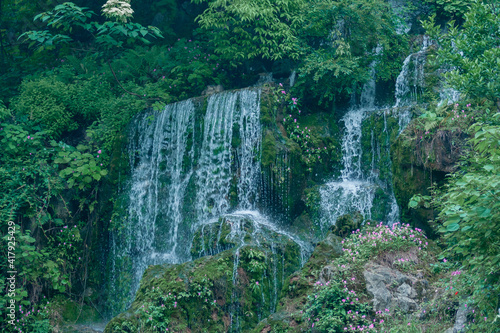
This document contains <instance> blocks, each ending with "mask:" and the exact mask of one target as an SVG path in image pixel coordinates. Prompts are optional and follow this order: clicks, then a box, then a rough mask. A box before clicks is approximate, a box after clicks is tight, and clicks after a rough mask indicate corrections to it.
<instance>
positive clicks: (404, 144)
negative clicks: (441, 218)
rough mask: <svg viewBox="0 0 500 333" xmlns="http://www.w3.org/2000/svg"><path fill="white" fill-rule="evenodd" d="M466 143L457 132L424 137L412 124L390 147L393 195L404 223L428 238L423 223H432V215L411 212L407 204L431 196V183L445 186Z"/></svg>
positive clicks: (420, 210)
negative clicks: (413, 226)
mask: <svg viewBox="0 0 500 333" xmlns="http://www.w3.org/2000/svg"><path fill="white" fill-rule="evenodd" d="M466 139H467V137H466V135H465V133H464V132H462V131H461V130H460V129H456V130H454V131H452V130H444V129H441V130H437V131H436V132H435V133H433V134H432V135H430V134H428V135H426V134H424V132H423V130H422V129H420V128H419V127H418V126H417V125H416V122H415V121H413V122H412V123H410V125H409V126H408V127H407V128H406V129H405V130H404V131H403V133H401V135H400V136H399V137H398V138H397V140H395V141H394V143H393V144H392V145H391V160H392V175H393V177H392V179H393V187H394V194H395V196H396V200H397V202H398V206H399V207H400V209H401V215H402V218H403V221H405V222H411V223H412V224H413V225H415V226H417V227H419V228H421V229H423V230H425V231H426V233H427V234H428V235H430V236H432V229H431V228H430V227H429V226H428V225H427V223H426V222H425V221H427V220H429V219H433V218H434V217H435V216H434V213H435V212H434V211H433V209H432V208H431V207H429V208H425V207H419V208H418V209H414V210H411V211H410V210H409V209H408V202H409V201H410V198H411V197H412V196H413V195H414V194H417V193H420V194H422V195H430V190H429V187H430V186H431V185H432V184H433V183H436V184H437V185H441V184H443V183H444V181H445V176H446V174H447V173H450V172H453V171H455V169H456V165H457V162H458V161H459V159H460V156H461V154H462V152H463V149H464V145H465V142H466Z"/></svg>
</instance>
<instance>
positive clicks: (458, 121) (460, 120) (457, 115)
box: [451, 104, 474, 129]
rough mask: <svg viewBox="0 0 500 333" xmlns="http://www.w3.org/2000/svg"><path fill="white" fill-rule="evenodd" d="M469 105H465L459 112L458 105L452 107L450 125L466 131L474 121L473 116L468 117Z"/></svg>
mask: <svg viewBox="0 0 500 333" xmlns="http://www.w3.org/2000/svg"><path fill="white" fill-rule="evenodd" d="M470 107H471V104H467V105H466V106H465V109H462V110H460V109H459V104H455V105H454V106H453V114H452V115H451V124H452V125H454V126H458V127H461V128H462V129H466V128H467V127H469V125H470V124H471V123H472V121H473V120H474V116H472V115H470V113H471V110H470Z"/></svg>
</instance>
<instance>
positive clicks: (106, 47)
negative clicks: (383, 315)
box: [0, 0, 500, 332]
mask: <svg viewBox="0 0 500 333" xmlns="http://www.w3.org/2000/svg"><path fill="white" fill-rule="evenodd" d="M103 5H104V1H95V0H92V1H80V0H78V1H74V2H64V3H63V2H61V1H57V0H51V1H28V0H4V1H2V2H0V142H1V144H2V149H1V150H0V184H1V189H0V226H1V236H2V238H1V241H0V243H1V249H0V254H1V258H0V266H1V269H2V273H1V275H0V287H1V289H2V293H1V294H0V303H1V304H2V306H1V309H0V315H1V316H2V318H8V317H7V314H8V313H9V310H8V309H7V306H8V305H9V300H10V299H15V301H16V312H17V313H18V315H17V316H16V317H17V318H20V317H21V316H22V318H24V319H23V323H22V326H19V325H20V324H19V323H16V325H18V326H17V327H18V328H19V327H21V329H22V331H23V332H48V331H51V329H52V328H53V327H56V326H57V325H59V324H60V323H61V318H62V317H61V316H62V313H63V312H64V311H67V312H71V315H70V317H71V318H73V319H74V320H75V321H76V320H77V319H78V318H79V317H80V316H87V317H91V316H95V317H96V318H98V317H99V316H98V314H97V313H99V311H100V310H102V309H103V308H104V307H105V305H104V304H102V302H103V301H104V299H103V298H102V295H101V291H100V286H101V284H102V283H103V281H104V273H103V272H104V270H103V269H102V265H103V263H104V262H105V258H106V249H107V248H108V245H109V244H108V241H109V238H108V232H109V230H111V229H112V228H117V226H116V225H111V223H110V221H111V219H112V214H113V206H114V204H115V202H116V200H117V191H118V188H119V186H120V182H121V181H123V179H122V178H121V176H120V175H121V174H122V173H123V172H124V170H125V169H126V163H127V162H126V161H127V158H126V157H125V156H124V154H125V153H124V151H123V149H122V148H121V145H122V142H123V139H124V135H126V133H125V130H126V127H127V125H128V124H129V122H130V120H131V119H132V117H133V116H134V115H136V114H137V113H138V112H140V111H141V110H143V109H145V108H149V107H153V108H156V109H160V108H162V107H163V106H164V105H165V104H168V103H172V102H176V101H180V100H184V99H187V98H190V97H195V96H200V95H201V94H202V92H203V91H204V89H205V88H206V87H207V86H210V85H223V86H224V88H225V89H237V88H242V87H246V86H250V85H253V84H255V83H256V82H257V81H258V79H259V77H260V75H259V74H262V73H270V72H272V73H273V74H274V77H275V78H277V79H279V80H280V81H282V82H285V81H286V80H287V78H288V76H289V75H290V73H291V72H293V71H295V72H296V73H297V75H298V77H297V80H296V83H295V85H293V87H290V86H289V85H287V87H286V91H285V90H284V89H285V88H281V87H280V88H278V87H276V89H274V88H273V89H274V90H275V95H274V96H276V97H278V96H279V97H278V98H277V103H276V105H274V109H273V110H274V111H272V112H273V113H272V115H273V116H274V117H273V116H269V118H268V119H267V121H268V123H269V124H273V126H274V122H275V120H276V119H275V118H276V115H277V114H281V115H283V114H284V115H285V116H286V115H288V116H290V117H292V116H293V117H292V119H293V118H299V116H301V117H304V116H306V115H315V114H318V115H319V114H320V113H327V114H329V115H330V116H331V117H332V119H338V118H340V116H341V112H342V110H343V109H345V107H346V105H347V104H348V103H349V100H350V99H351V96H352V95H353V94H358V95H359V94H360V92H361V89H362V86H363V84H364V83H365V82H367V81H368V80H369V78H370V75H371V67H370V64H372V63H373V64H376V65H375V69H376V79H377V83H378V84H379V85H381V86H384V87H394V85H395V82H396V79H397V76H398V74H399V72H400V70H401V65H402V62H403V60H404V59H405V57H406V56H407V55H408V53H409V51H410V50H411V49H413V48H415V35H417V34H423V33H426V34H427V35H428V36H429V37H430V38H431V39H432V40H433V41H434V42H433V44H432V46H431V53H432V54H433V57H432V59H430V60H429V64H428V66H429V67H432V66H434V68H440V69H442V70H441V71H443V72H444V71H445V73H444V74H443V75H442V78H443V80H444V81H445V83H446V85H447V86H448V87H451V88H454V89H456V90H458V91H459V92H460V93H461V99H460V101H459V102H458V103H457V104H454V105H449V106H446V105H441V104H439V103H438V102H439V101H438V97H437V95H438V94H436V93H435V92H434V93H429V94H425V95H424V98H423V100H422V101H421V102H422V104H421V109H422V110H420V111H419V112H420V116H419V117H418V118H417V119H416V120H415V121H414V122H413V123H412V125H411V126H410V129H412V130H413V132H410V131H407V132H408V133H409V134H405V135H402V136H401V139H404V140H406V141H407V143H408V144H413V143H415V142H421V143H422V142H423V143H425V140H428V141H431V140H432V139H433V135H434V134H436V133H438V132H439V131H451V132H455V133H456V132H460V133H462V132H463V133H465V139H463V141H464V142H463V144H464V148H463V151H462V156H461V159H460V161H459V162H457V165H456V168H455V171H454V172H452V173H449V174H448V175H447V177H446V179H445V180H444V181H443V182H442V183H441V184H439V186H438V185H435V186H433V188H432V190H431V191H427V189H426V190H425V191H422V192H421V193H413V194H414V196H413V197H412V198H411V200H409V202H407V204H408V205H409V206H408V207H405V209H407V210H408V211H416V210H417V209H420V208H423V207H425V208H429V207H432V208H433V214H432V215H431V216H430V222H429V223H428V221H427V220H425V221H421V223H423V224H426V226H428V227H429V230H430V231H431V232H432V234H433V237H434V236H435V238H436V242H437V243H438V245H439V251H437V250H435V252H436V253H437V252H440V253H441V254H440V259H441V263H440V264H436V261H435V260H434V261H432V260H428V261H425V260H424V261H425V262H426V263H427V264H430V263H432V264H433V265H435V266H433V267H434V268H433V269H435V270H436V271H439V273H442V274H445V273H446V272H450V273H451V272H454V271H457V270H460V271H461V272H462V273H461V274H460V276H459V277H457V278H456V279H455V280H456V281H455V280H454V283H455V284H456V287H455V288H456V289H457V290H459V292H460V294H461V295H464V299H465V300H466V302H467V303H468V304H470V306H471V307H474V308H475V309H476V311H477V312H478V313H480V314H481V318H482V319H481V320H478V321H475V322H474V323H471V325H470V327H471V329H475V330H476V331H477V332H480V331H481V332H490V331H493V330H494V329H495V328H498V321H497V314H498V308H499V307H500V297H499V295H500V281H499V279H500V269H499V267H500V234H499V232H500V231H499V230H500V199H499V195H500V193H499V191H500V176H499V175H500V173H499V170H500V127H499V126H500V116H499V114H500V48H499V42H498V41H499V39H500V5H499V4H498V3H497V2H496V1H495V0H484V1H480V0H451V1H443V0H426V1H424V2H420V1H409V6H407V7H405V8H406V10H407V11H408V12H412V11H415V12H418V20H417V19H414V20H413V22H411V23H412V28H411V30H408V29H406V30H407V31H408V32H407V33H405V32H404V31H405V28H406V27H407V25H408V24H409V23H410V22H406V21H405V20H404V19H403V17H402V16H401V15H396V14H397V13H395V11H394V10H393V8H392V7H391V6H390V4H389V3H388V2H387V1H384V0H276V1H271V0H256V1H247V0H235V1H222V0H192V1H191V2H188V1H180V0H162V1H141V2H137V1H135V2H134V1H133V2H130V1H126V0H123V1H118V0H110V1H108V2H107V3H106V5H105V6H103ZM399 14H401V13H399ZM416 16H417V15H414V17H416ZM419 20H422V21H419ZM288 83H290V82H288ZM282 89H283V90H282ZM387 89H389V90H390V91H391V92H392V89H393V88H387ZM282 91H283V94H282V93H281V92H282ZM429 91H430V90H429ZM386 95H387V96H389V95H391V96H392V95H394V94H386ZM292 96H293V97H292ZM387 96H385V97H384V98H387ZM273 99H274V98H273ZM388 99H389V100H390V102H393V101H392V100H391V99H392V97H388ZM299 106H300V108H301V109H302V110H299ZM301 112H302V113H301ZM270 114H271V113H270ZM301 119H305V118H300V119H299V124H300V122H301V121H302V120H301ZM265 121H266V119H263V122H265ZM290 121H291V119H290ZM304 121H305V120H304ZM269 124H268V125H269ZM291 125H293V126H291ZM280 126H281V124H280ZM295 126H297V128H299V126H298V124H297V125H296V124H295V123H294V124H287V123H286V121H285V123H284V125H283V126H282V127H283V130H284V133H285V134H286V135H287V136H288V137H290V138H291V139H290V141H291V142H292V143H293V144H294V145H295V146H294V147H298V148H297V150H296V152H298V155H299V156H300V159H299V160H300V161H299V163H301V166H302V167H303V169H301V170H303V175H302V176H303V177H305V178H307V177H309V178H311V177H313V175H312V172H311V171H312V170H313V168H314V166H315V165H316V164H318V163H320V162H321V161H322V159H323V160H328V159H330V160H332V161H335V160H338V159H339V156H338V154H339V148H338V142H334V141H331V142H327V141H325V142H321V145H323V146H324V147H323V148H324V149H325V150H324V151H319V150H318V151H317V152H314V149H313V148H314V147H315V146H318V145H320V144H319V142H320V140H321V139H320V138H318V137H316V136H314V135H311V138H309V136H307V139H308V140H307V141H306V137H305V136H304V137H302V136H301V137H300V138H299V135H298V134H300V135H302V134H303V131H302V133H299V132H300V130H302V127H301V128H300V129H299V130H297V129H296V128H295ZM301 126H305V125H301ZM305 128H307V127H305ZM297 131H298V132H297ZM306 134H307V133H306ZM295 136H297V139H296V138H295ZM266 140H268V142H271V144H269V145H268V146H266ZM272 142H274V139H273V137H272V136H271V135H269V136H266V137H265V138H264V145H263V149H264V150H265V149H268V150H269V151H270V153H269V154H270V155H271V156H273V152H274V151H273V149H274V148H273V145H272ZM274 153H275V152H274ZM265 156H266V151H264V152H263V161H262V163H263V165H266V163H268V162H269V161H268V162H266V160H265V158H266V157H265ZM270 160H271V158H270ZM269 163H270V162H269ZM396 167H397V166H396ZM423 192H425V193H423ZM312 196H313V194H311V197H312ZM308 198H309V195H308ZM428 217H429V216H428ZM403 222H410V221H403ZM411 222H412V224H414V221H411ZM413 227H415V225H413ZM377 228H382V227H377ZM373 229H374V227H373V226H372V227H371V229H366V230H365V231H363V232H366V233H367V232H374V230H373ZM354 230H356V228H355V229H354ZM377 230H378V229H377ZM378 231H379V230H378ZM405 232H406V231H405ZM342 236H344V235H342ZM353 239H354V238H353V236H352V237H351V238H349V240H348V241H347V242H353V241H354V240H353ZM12 241H15V246H14V245H13V244H12ZM401 242H402V245H401V246H402V247H405V246H407V244H406V243H404V241H402V240H401ZM403 243H404V244H403ZM349 244H350V243H349ZM396 245H397V244H396ZM406 249H407V248H405V250H406ZM432 255H434V254H432ZM361 256H365V257H364V258H365V259H367V258H368V257H369V255H368V254H366V255H365V254H363V253H362V254H361ZM14 257H15V260H14V259H13V258H14ZM341 260H344V259H341ZM443 260H444V262H448V263H447V264H444V263H443ZM11 265H12V266H11ZM12 270H17V277H16V284H15V285H16V290H15V292H14V294H15V297H13V298H12V297H11V296H8V295H9V293H11V291H9V288H10V285H11V284H10V280H8V279H7V278H8V277H9V276H10V274H9V273H8V271H12ZM356 272H357V271H356ZM351 273H352V272H349V274H351ZM357 273H359V272H357ZM342 286H343V285H342V280H338V281H334V282H332V284H331V285H330V286H329V287H328V288H324V289H321V290H320V291H318V297H317V298H315V299H311V300H310V301H309V303H307V309H305V310H304V311H305V312H306V313H307V316H310V317H311V318H312V317H314V318H316V319H318V323H317V329H318V331H321V332H323V331H324V332H330V331H334V330H336V329H339V328H341V329H342V328H343V327H345V326H347V325H349V324H353V325H354V324H355V325H359V324H362V325H365V326H364V327H367V328H369V327H370V324H369V323H368V321H367V319H365V318H364V317H363V318H354V319H351V318H347V317H346V310H347V311H366V312H367V315H368V312H369V311H370V310H368V309H365V307H366V306H365V305H363V304H355V305H353V306H352V307H348V306H347V305H346V306H345V307H339V308H335V309H336V310H338V312H335V311H333V312H332V311H330V310H328V311H326V310H325V304H326V305H328V308H329V309H330V306H332V307H334V306H335V305H334V304H337V303H338V302H337V301H338V300H339V299H342V298H343V297H344V296H345V295H344V294H345V292H344V290H343V289H342ZM336 302H337V303H336ZM68 304H69V305H68ZM332 304H333V305H332ZM68 308H71V310H68ZM62 309H64V310H62ZM339 313H340V314H339ZM377 315H378V314H377ZM377 318H378V317H377ZM483 318H484V319H483ZM316 319H315V320H316ZM387 320H390V319H387ZM394 320H395V322H394V323H395V324H394V325H396V324H397V325H400V324H401V323H400V322H398V320H400V319H394ZM379 323H380V320H379ZM344 325H345V326H344ZM397 325H396V326H397ZM408 325H410V323H408ZM152 326H155V325H152ZM383 327H390V326H383ZM0 329H1V330H2V331H6V332H8V331H18V330H15V329H14V326H13V325H10V324H8V322H7V320H3V321H2V323H1V324H0ZM370 329H371V327H370ZM412 329H414V330H413V331H415V332H420V331H418V330H417V329H418V325H417V324H414V323H413V322H412Z"/></svg>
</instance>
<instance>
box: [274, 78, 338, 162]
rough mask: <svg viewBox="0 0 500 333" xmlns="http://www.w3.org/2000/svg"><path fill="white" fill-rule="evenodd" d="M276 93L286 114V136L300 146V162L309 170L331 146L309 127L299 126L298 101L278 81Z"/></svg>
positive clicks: (299, 111)
mask: <svg viewBox="0 0 500 333" xmlns="http://www.w3.org/2000/svg"><path fill="white" fill-rule="evenodd" d="M278 91H279V92H278V93H277V94H275V95H276V97H277V99H276V101H277V102H278V103H281V105H283V106H284V109H285V112H284V113H285V114H286V116H285V117H284V118H283V126H284V127H285V129H286V132H287V134H288V137H289V138H290V139H291V140H293V141H294V142H296V143H297V144H298V145H299V147H300V148H301V152H302V154H301V159H302V162H304V164H305V165H306V166H307V168H308V170H309V171H312V167H313V166H314V165H315V164H316V163H318V162H322V160H323V158H326V157H327V156H329V154H330V153H331V152H330V149H329V148H332V147H326V146H325V145H324V144H323V143H322V142H321V140H320V139H319V138H318V137H317V136H316V135H315V133H314V132H311V128H307V126H301V124H300V119H299V117H300V116H301V113H302V111H301V110H300V101H299V99H298V98H296V97H290V96H289V95H288V94H287V93H286V91H285V90H284V89H283V85H282V84H281V83H280V84H279V88H278Z"/></svg>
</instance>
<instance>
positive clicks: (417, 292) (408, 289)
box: [363, 262, 428, 312]
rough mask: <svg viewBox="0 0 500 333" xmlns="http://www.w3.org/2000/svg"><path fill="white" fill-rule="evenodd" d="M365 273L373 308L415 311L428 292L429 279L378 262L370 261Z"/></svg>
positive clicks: (375, 309) (376, 309) (378, 309)
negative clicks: (404, 272)
mask: <svg viewBox="0 0 500 333" xmlns="http://www.w3.org/2000/svg"><path fill="white" fill-rule="evenodd" d="M363 275H364V277H365V280H366V289H367V290H368V293H369V294H370V295H372V296H373V310H374V311H385V310H386V309H399V310H400V311H403V312H415V311H416V310H418V308H419V303H420V301H421V300H422V298H423V296H424V295H425V293H426V288H425V287H426V286H427V285H428V282H427V280H425V279H423V278H422V277H421V276H413V275H410V274H403V273H402V272H400V271H398V270H396V269H392V268H389V267H386V266H382V265H379V264H376V263H372V262H370V263H368V264H367V265H366V266H365V270H364V271H363Z"/></svg>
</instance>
